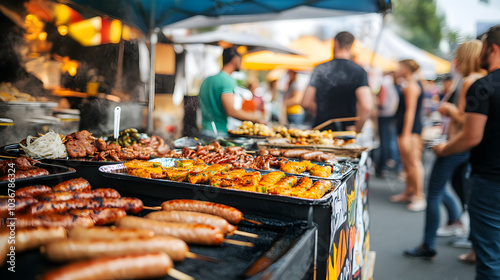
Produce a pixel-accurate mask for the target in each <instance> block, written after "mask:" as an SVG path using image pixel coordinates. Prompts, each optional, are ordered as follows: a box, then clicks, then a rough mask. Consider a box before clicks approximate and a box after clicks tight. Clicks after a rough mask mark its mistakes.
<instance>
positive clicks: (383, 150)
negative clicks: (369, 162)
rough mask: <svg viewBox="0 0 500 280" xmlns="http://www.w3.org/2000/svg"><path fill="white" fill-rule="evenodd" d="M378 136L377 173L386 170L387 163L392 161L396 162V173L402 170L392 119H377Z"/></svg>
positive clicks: (393, 120) (394, 124) (394, 125)
mask: <svg viewBox="0 0 500 280" xmlns="http://www.w3.org/2000/svg"><path fill="white" fill-rule="evenodd" d="M378 135H379V137H380V158H379V161H378V164H377V172H381V171H383V170H388V169H389V167H388V166H387V161H388V160H390V159H392V160H394V161H395V162H396V168H395V170H396V171H401V170H403V167H402V165H401V158H400V157H399V148H398V141H397V135H396V123H395V119H394V117H379V118H378Z"/></svg>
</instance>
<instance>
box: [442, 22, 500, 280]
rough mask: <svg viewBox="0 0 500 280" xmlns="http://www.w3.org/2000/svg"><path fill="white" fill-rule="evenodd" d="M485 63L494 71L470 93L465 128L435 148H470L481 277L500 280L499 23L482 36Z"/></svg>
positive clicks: (473, 238)
mask: <svg viewBox="0 0 500 280" xmlns="http://www.w3.org/2000/svg"><path fill="white" fill-rule="evenodd" d="M481 65H482V67H483V68H485V69H487V70H488V72H489V74H488V75H487V76H486V77H484V78H482V79H479V80H477V81H476V82H475V83H474V84H472V86H471V87H470V88H469V90H468V91H467V103H466V107H465V114H466V119H465V124H464V127H463V130H462V131H461V132H460V134H459V135H458V136H457V137H456V138H454V139H453V140H451V141H450V142H448V143H444V144H441V145H438V146H436V147H435V148H434V149H435V151H436V154H437V155H438V156H449V155H452V154H456V153H460V152H465V151H467V150H469V149H471V153H470V163H471V166H472V173H471V178H470V181H471V182H470V186H471V193H470V197H469V214H470V225H471V241H472V244H473V247H474V250H475V252H476V279H500V142H499V139H500V25H497V26H495V27H492V28H491V29H490V30H489V31H488V32H487V33H486V35H485V38H484V39H483V50H482V52H481Z"/></svg>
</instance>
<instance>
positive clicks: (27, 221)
mask: <svg viewBox="0 0 500 280" xmlns="http://www.w3.org/2000/svg"><path fill="white" fill-rule="evenodd" d="M16 219H17V220H16V227H17V228H28V227H64V228H71V227H75V226H80V227H91V226H93V225H94V222H93V221H92V218H90V217H88V216H77V215H71V214H56V213H53V214H47V215H40V216H33V215H18V216H17V217H16ZM7 225H9V221H8V220H2V222H1V223H0V226H1V227H6V226H7Z"/></svg>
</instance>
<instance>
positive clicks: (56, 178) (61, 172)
mask: <svg viewBox="0 0 500 280" xmlns="http://www.w3.org/2000/svg"><path fill="white" fill-rule="evenodd" d="M35 166H36V167H40V168H43V169H46V170H47V171H49V173H50V174H49V175H42V176H37V177H29V178H23V179H16V180H15V182H14V184H15V186H16V187H21V186H26V185H30V184H53V185H55V184H57V183H60V182H62V181H65V180H67V178H68V177H72V176H74V175H75V173H76V171H75V169H74V168H71V167H67V166H60V165H56V164H49V163H37V164H35ZM8 184H9V181H8V180H6V181H0V188H5V187H7V186H8Z"/></svg>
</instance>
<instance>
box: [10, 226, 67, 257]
mask: <svg viewBox="0 0 500 280" xmlns="http://www.w3.org/2000/svg"><path fill="white" fill-rule="evenodd" d="M65 238H66V230H65V229H64V228H63V227H37V228H24V229H17V230H16V244H15V246H16V253H17V252H23V251H26V250H29V249H33V248H37V247H39V246H41V245H43V244H46V243H49V242H51V241H54V240H58V239H65Z"/></svg>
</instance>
